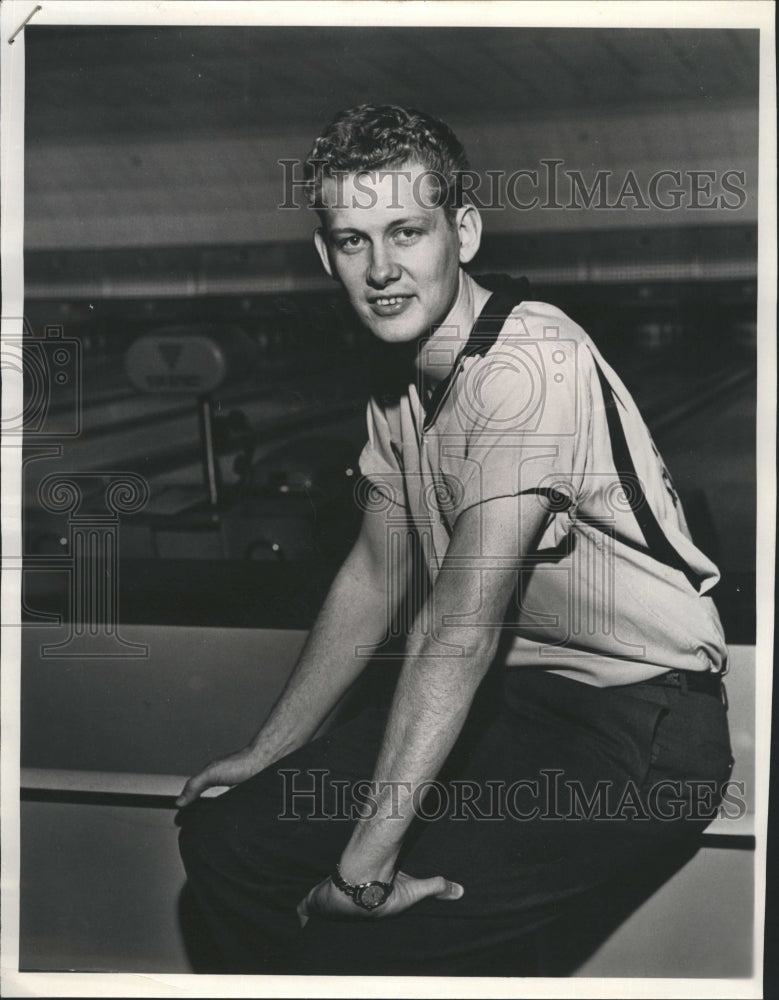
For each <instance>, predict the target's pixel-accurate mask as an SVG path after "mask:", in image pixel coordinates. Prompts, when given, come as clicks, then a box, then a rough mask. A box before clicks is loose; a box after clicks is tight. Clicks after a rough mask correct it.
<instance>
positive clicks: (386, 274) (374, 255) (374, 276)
mask: <svg viewBox="0 0 779 1000" xmlns="http://www.w3.org/2000/svg"><path fill="white" fill-rule="evenodd" d="M399 277H400V268H399V267H398V265H397V263H396V261H395V260H393V258H392V254H391V253H389V252H388V251H387V249H386V247H382V246H378V247H374V248H373V250H372V252H371V259H370V264H369V265H368V274H367V281H368V284H369V285H371V286H372V287H373V288H386V286H387V285H388V284H389V283H390V282H391V281H396V280H397V279H398V278H399Z"/></svg>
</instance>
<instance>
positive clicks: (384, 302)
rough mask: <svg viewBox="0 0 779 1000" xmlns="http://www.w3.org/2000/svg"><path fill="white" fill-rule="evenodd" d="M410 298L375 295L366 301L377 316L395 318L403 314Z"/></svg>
mask: <svg viewBox="0 0 779 1000" xmlns="http://www.w3.org/2000/svg"><path fill="white" fill-rule="evenodd" d="M412 298H413V296H411V295H377V296H375V297H374V298H371V299H369V300H368V301H369V304H370V307H371V310H372V311H373V312H374V313H376V315H377V316H396V315H397V314H398V313H401V312H403V310H404V309H405V308H406V307H407V306H408V304H409V303H410V302H411V299H412Z"/></svg>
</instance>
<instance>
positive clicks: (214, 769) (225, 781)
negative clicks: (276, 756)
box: [176, 747, 265, 808]
mask: <svg viewBox="0 0 779 1000" xmlns="http://www.w3.org/2000/svg"><path fill="white" fill-rule="evenodd" d="M263 767H265V763H264V762H263V758H262V757H261V755H260V754H259V753H258V752H257V750H255V749H254V748H253V747H245V748H244V749H243V750H238V751H237V752H236V753H232V754H230V756H229V757H223V758H222V759H221V760H214V761H212V762H211V763H210V764H209V765H208V766H207V767H204V768H203V770H202V771H200V773H199V774H195V775H193V777H191V778H190V779H189V781H188V782H187V783H186V785H184V788H183V789H182V792H181V795H179V797H178V798H177V799H176V805H177V806H178V807H179V808H182V807H183V806H188V805H189V804H190V802H194V801H195V799H196V798H198V796H199V795H201V794H202V793H203V792H204V791H205V790H206V789H207V788H213V787H214V786H215V785H237V784H239V783H240V782H241V781H246V779H247V778H252V777H253V776H254V775H255V774H258V773H259V772H260V771H261V770H262V769H263Z"/></svg>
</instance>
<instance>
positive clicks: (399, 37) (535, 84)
mask: <svg viewBox="0 0 779 1000" xmlns="http://www.w3.org/2000/svg"><path fill="white" fill-rule="evenodd" d="M757 44H758V33H757V31H733V30H697V29H696V30H684V31H677V30H667V29H662V30H660V29H651V30H647V29H619V30H616V29H608V30H604V29H555V28H533V29H527V28H502V29H497V30H496V29H491V28H490V29H488V28H467V29H460V28H387V27H380V28H376V27H354V28H338V27H324V28H321V27H317V28H310V27H264V28H248V29H247V28H207V29H201V28H178V27H164V28H157V27H113V28H104V27H83V26H82V27H49V26H39V27H32V26H31V27H30V28H28V30H27V83H26V86H27V105H26V106H27V135H28V138H30V139H32V140H33V141H48V140H56V141H57V142H60V143H69V142H71V141H78V138H79V136H82V135H87V134H88V135H92V136H95V135H103V136H106V137H107V136H111V135H121V136H123V137H125V139H126V138H128V137H131V136H133V135H139V136H142V135H143V136H151V135H160V134H167V135H171V136H174V135H175V136H182V135H199V134H203V133H207V132H210V133H212V134H213V133H214V132H215V131H216V132H221V133H223V134H224V133H230V132H233V131H236V130H242V131H244V132H245V131H246V129H247V128H249V129H251V130H255V129H256V130H257V131H258V132H266V131H268V132H276V133H278V132H281V131H284V130H286V129H290V128H292V129H295V128H300V127H303V128H306V129H307V128H310V127H316V126H317V125H320V124H324V122H326V121H327V120H329V118H330V117H331V116H332V114H333V112H334V111H336V110H338V109H340V108H342V107H347V106H349V105H352V104H355V103H360V102H363V101H380V102H393V103H401V104H402V103H409V104H423V106H424V108H425V109H426V110H429V111H431V112H433V113H434V114H438V115H440V116H442V117H447V116H450V117H451V116H453V115H454V116H456V118H457V120H458V121H460V122H467V121H471V122H478V121H484V120H490V121H501V120H502V121H509V120H513V121H516V120H520V119H522V118H524V119H528V118H538V117H548V116H550V115H554V114H555V113H570V112H571V111H576V110H581V111H583V112H585V113H588V112H589V113H592V112H595V111H597V112H600V113H603V112H608V110H609V109H615V110H619V109H626V108H631V109H636V108H638V107H640V106H647V107H660V106H663V105H668V104H683V103H695V102H701V101H703V102H706V103H708V102H711V103H712V104H716V103H720V104H721V103H723V102H726V103H734V102H735V103H736V104H738V103H739V102H751V101H753V100H754V99H755V97H756V94H757V71H756V66H757Z"/></svg>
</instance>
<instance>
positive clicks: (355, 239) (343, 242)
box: [338, 235, 362, 253]
mask: <svg viewBox="0 0 779 1000" xmlns="http://www.w3.org/2000/svg"><path fill="white" fill-rule="evenodd" d="M361 246H362V236H356V235H355V236H345V237H344V238H343V239H340V240H338V249H339V250H345V251H346V252H347V253H349V252H350V251H351V252H352V253H353V252H354V251H355V250H359V249H360V247H361Z"/></svg>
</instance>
